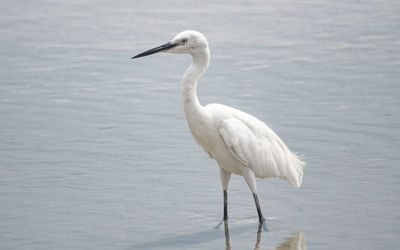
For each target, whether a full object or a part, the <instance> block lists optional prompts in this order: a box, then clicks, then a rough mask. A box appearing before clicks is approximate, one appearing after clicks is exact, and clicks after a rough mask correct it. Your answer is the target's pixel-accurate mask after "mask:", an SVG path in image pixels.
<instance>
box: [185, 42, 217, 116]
mask: <svg viewBox="0 0 400 250" xmlns="http://www.w3.org/2000/svg"><path fill="white" fill-rule="evenodd" d="M191 55H192V64H191V65H190V66H189V68H188V69H187V70H186V72H185V74H184V75H183V80H182V95H183V106H184V109H185V114H186V117H187V118H188V119H189V115H190V114H192V113H193V112H195V113H197V112H199V110H200V109H201V108H202V106H201V105H200V103H199V99H198V98H197V82H198V80H199V79H200V77H201V76H202V75H203V73H204V72H205V71H206V69H207V67H208V64H209V62H210V52H209V50H208V47H207V48H205V49H204V50H201V51H199V52H197V53H193V54H191Z"/></svg>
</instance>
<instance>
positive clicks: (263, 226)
mask: <svg viewBox="0 0 400 250" xmlns="http://www.w3.org/2000/svg"><path fill="white" fill-rule="evenodd" d="M259 222H260V224H259V225H260V227H261V228H262V231H263V232H268V231H269V230H268V227H267V221H266V220H265V219H264V217H262V218H261V219H260V221H259Z"/></svg>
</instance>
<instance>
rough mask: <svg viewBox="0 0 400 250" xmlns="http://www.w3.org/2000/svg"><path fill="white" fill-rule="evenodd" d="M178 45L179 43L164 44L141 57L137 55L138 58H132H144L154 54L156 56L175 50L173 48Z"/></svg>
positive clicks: (141, 54) (142, 54)
mask: <svg viewBox="0 0 400 250" xmlns="http://www.w3.org/2000/svg"><path fill="white" fill-rule="evenodd" d="M177 45H178V44H177V43H171V42H168V43H166V44H163V45H161V46H158V47H155V48H153V49H149V50H148V51H145V52H143V53H140V54H139V55H136V56H134V57H132V59H135V58H139V57H143V56H148V55H152V54H155V53H157V52H160V51H163V50H167V49H170V48H173V47H175V46H177Z"/></svg>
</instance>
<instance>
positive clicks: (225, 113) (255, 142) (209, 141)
mask: <svg viewBox="0 0 400 250" xmlns="http://www.w3.org/2000/svg"><path fill="white" fill-rule="evenodd" d="M158 52H168V53H173V54H189V55H191V56H192V63H191V65H190V66H189V68H188V69H187V70H186V72H185V74H184V75H183V80H182V95H183V107H184V112H185V116H186V119H187V122H188V125H189V129H190V132H191V133H192V135H193V137H194V139H195V140H196V142H197V143H198V144H199V145H200V146H201V147H202V148H203V149H204V151H206V152H207V154H208V155H209V156H210V157H211V158H212V159H215V160H216V161H217V163H218V165H219V174H220V179H221V183H222V188H223V196H224V216H223V220H227V219H228V201H227V199H228V193H227V189H228V184H229V179H230V177H231V174H232V173H233V174H236V175H241V176H243V177H244V179H245V181H246V183H247V185H248V186H249V188H250V190H251V192H252V193H253V197H254V201H255V205H256V208H257V212H258V219H259V222H260V223H261V224H265V223H264V221H265V219H264V217H263V215H262V212H261V208H260V203H259V200H258V196H257V187H256V179H255V178H256V177H258V178H268V177H278V178H281V179H284V180H287V181H288V182H289V183H290V184H292V185H293V186H294V187H296V188H299V187H300V185H301V183H302V178H303V167H304V164H305V163H304V162H303V161H301V160H300V159H299V158H298V156H297V155H296V154H294V153H293V152H292V151H290V150H289V148H288V147H287V146H286V145H285V144H284V143H283V141H282V140H281V139H280V138H279V137H278V136H277V135H276V134H275V133H274V131H272V129H270V128H269V127H268V126H267V125H266V124H265V123H263V122H262V121H260V120H258V119H257V118H255V117H253V116H251V115H249V114H247V113H245V112H242V111H240V110H237V109H234V108H231V107H228V106H225V105H222V104H208V105H206V106H202V105H201V104H200V103H199V100H198V98H197V82H198V80H199V78H200V77H201V76H202V75H203V73H204V72H205V71H206V69H207V67H208V65H209V62H210V51H209V48H208V41H207V39H206V38H205V37H204V35H203V34H201V33H200V32H197V31H193V30H187V31H183V32H181V33H179V34H178V35H176V36H175V37H174V38H173V39H172V41H170V42H168V43H166V44H163V45H161V46H159V47H156V48H153V49H150V50H147V51H145V52H143V53H140V54H138V55H136V56H134V57H132V59H134V58H139V57H143V56H148V55H151V54H155V53H158Z"/></svg>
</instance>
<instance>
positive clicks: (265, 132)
mask: <svg viewBox="0 0 400 250" xmlns="http://www.w3.org/2000/svg"><path fill="white" fill-rule="evenodd" d="M219 133H220V135H221V137H222V139H223V141H224V143H225V146H226V147H227V149H228V151H229V152H230V154H231V155H232V156H233V157H234V158H235V159H236V160H237V161H238V162H239V163H240V164H242V165H243V166H246V167H250V168H251V169H252V170H253V171H254V172H255V174H256V176H257V177H261V178H266V177H279V178H282V179H285V180H287V181H289V182H290V183H291V184H292V185H293V186H295V187H300V185H301V182H302V176H303V166H304V163H303V162H302V161H301V160H300V159H299V158H298V157H297V155H296V154H294V153H292V152H291V151H290V150H289V149H288V147H287V146H286V145H285V144H284V143H283V141H282V140H281V139H280V138H279V137H278V136H277V135H276V134H275V133H274V132H273V131H272V129H270V128H269V127H268V126H267V125H266V124H265V123H263V122H261V121H260V120H258V119H256V118H255V117H253V116H250V115H248V114H246V113H243V112H240V113H236V115H235V116H233V117H231V118H226V119H224V120H223V121H222V123H221V125H220V128H219Z"/></svg>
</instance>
